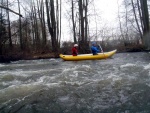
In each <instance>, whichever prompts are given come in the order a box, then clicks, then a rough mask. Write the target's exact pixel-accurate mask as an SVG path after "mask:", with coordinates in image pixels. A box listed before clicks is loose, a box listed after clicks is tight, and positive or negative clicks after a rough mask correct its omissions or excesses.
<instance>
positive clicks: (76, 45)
mask: <svg viewBox="0 0 150 113" xmlns="http://www.w3.org/2000/svg"><path fill="white" fill-rule="evenodd" d="M77 47H78V44H74V47H73V48H72V55H73V56H77V55H78V50H77Z"/></svg>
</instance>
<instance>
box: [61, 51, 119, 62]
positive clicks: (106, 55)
mask: <svg viewBox="0 0 150 113" xmlns="http://www.w3.org/2000/svg"><path fill="white" fill-rule="evenodd" d="M116 52H117V50H113V51H110V52H104V53H98V55H93V54H80V55H78V56H72V55H63V54H60V55H59V56H60V58H62V59H63V60H66V61H78V60H100V59H106V58H109V57H111V56H113V55H114V54H115V53H116Z"/></svg>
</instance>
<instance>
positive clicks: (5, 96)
mask: <svg viewBox="0 0 150 113" xmlns="http://www.w3.org/2000/svg"><path fill="white" fill-rule="evenodd" d="M0 113H150V53H145V52H137V53H117V54H115V55H114V56H113V57H112V58H110V59H104V60H94V61H91V60H89V61H63V60H61V59H41V60H20V61H16V62H11V63H8V64H0Z"/></svg>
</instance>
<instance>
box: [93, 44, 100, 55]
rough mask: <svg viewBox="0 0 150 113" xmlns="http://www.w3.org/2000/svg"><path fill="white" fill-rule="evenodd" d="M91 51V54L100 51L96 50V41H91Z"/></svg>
mask: <svg viewBox="0 0 150 113" xmlns="http://www.w3.org/2000/svg"><path fill="white" fill-rule="evenodd" d="M91 51H92V53H93V55H97V54H98V52H100V50H98V49H97V47H96V42H92V46H91Z"/></svg>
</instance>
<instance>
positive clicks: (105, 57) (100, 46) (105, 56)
mask: <svg viewBox="0 0 150 113" xmlns="http://www.w3.org/2000/svg"><path fill="white" fill-rule="evenodd" d="M99 47H100V49H101V51H102V53H103V55H104V57H105V59H106V56H105V54H104V51H103V49H102V47H101V45H100V44H99Z"/></svg>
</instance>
